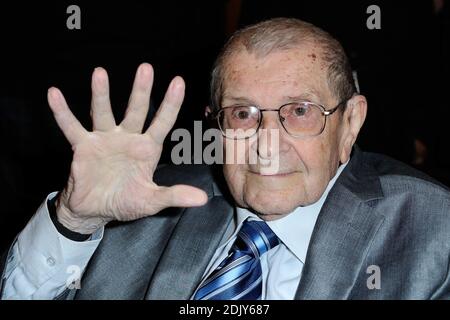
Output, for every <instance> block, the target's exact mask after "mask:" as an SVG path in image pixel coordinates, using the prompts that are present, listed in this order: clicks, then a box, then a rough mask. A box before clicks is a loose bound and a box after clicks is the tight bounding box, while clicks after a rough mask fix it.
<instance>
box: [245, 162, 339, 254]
mask: <svg viewBox="0 0 450 320" xmlns="http://www.w3.org/2000/svg"><path fill="white" fill-rule="evenodd" d="M347 164H348V161H347V162H346V163H344V164H342V165H340V166H339V168H338V170H337V172H336V174H335V175H334V177H333V179H331V180H330V182H329V183H328V185H327V187H326V189H325V192H324V193H323V194H322V196H321V197H320V199H319V200H318V201H317V202H315V203H313V204H310V205H308V206H305V207H298V208H296V209H295V210H294V211H293V212H291V213H290V214H288V215H286V216H284V217H283V218H280V219H277V220H273V221H267V225H268V226H269V227H270V228H271V229H272V231H273V232H274V233H275V234H276V235H277V237H278V238H279V239H280V240H281V241H282V242H283V243H284V245H285V246H286V247H287V248H288V249H289V250H290V251H291V252H292V253H293V254H294V255H295V256H296V257H297V258H298V259H299V260H301V261H302V262H303V263H305V260H306V253H307V251H308V246H309V241H310V240H311V235H312V233H313V230H314V226H315V224H316V221H317V217H318V216H319V213H320V210H321V209H322V206H323V204H324V202H325V200H326V198H327V196H328V193H329V192H330V190H331V188H332V187H333V186H334V184H335V182H336V180H337V178H338V177H339V175H340V174H341V173H342V171H343V170H344V168H345V167H346V166H347ZM236 213H237V220H236V225H237V228H236V230H240V228H241V225H242V223H244V221H245V220H246V219H247V218H248V219H249V220H261V218H259V217H258V216H256V215H255V214H254V213H252V212H250V211H249V210H247V209H245V208H239V207H238V208H237V210H236Z"/></svg>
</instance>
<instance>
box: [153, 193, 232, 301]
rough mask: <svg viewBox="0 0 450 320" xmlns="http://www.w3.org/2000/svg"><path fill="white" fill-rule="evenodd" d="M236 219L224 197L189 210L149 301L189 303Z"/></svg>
mask: <svg viewBox="0 0 450 320" xmlns="http://www.w3.org/2000/svg"><path fill="white" fill-rule="evenodd" d="M232 217H233V207H232V206H231V205H230V204H229V203H228V202H227V201H226V200H225V199H224V197H222V196H215V197H213V198H212V199H211V200H210V201H209V202H208V203H207V204H206V205H205V206H203V207H200V208H191V209H187V210H186V212H185V213H184V214H183V217H182V218H181V219H180V221H179V223H178V225H177V227H176V229H175V231H174V233H173V235H172V237H171V241H170V242H169V244H168V246H167V248H166V249H165V251H164V254H163V256H162V258H161V260H160V263H159V265H158V267H157V269H156V271H155V273H154V276H153V278H152V281H151V283H150V286H149V288H148V291H147V294H146V299H183V300H184V299H189V298H190V297H191V295H192V294H193V292H194V290H195V289H196V287H197V285H198V284H199V283H200V281H201V278H202V276H203V273H204V272H205V269H206V267H207V265H208V263H209V262H210V261H211V259H212V256H213V254H214V252H215V250H216V248H217V247H218V246H219V243H220V241H221V239H222V237H223V235H224V233H225V231H226V228H227V227H228V225H229V223H230V222H231V220H232Z"/></svg>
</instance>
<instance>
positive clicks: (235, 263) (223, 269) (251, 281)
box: [193, 221, 280, 300]
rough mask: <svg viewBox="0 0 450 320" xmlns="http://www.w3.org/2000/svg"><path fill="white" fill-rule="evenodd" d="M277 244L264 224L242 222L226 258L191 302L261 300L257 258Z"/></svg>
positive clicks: (260, 278)
mask: <svg viewBox="0 0 450 320" xmlns="http://www.w3.org/2000/svg"><path fill="white" fill-rule="evenodd" d="M279 243H280V242H279V240H278V237H277V236H276V235H275V234H274V233H273V231H272V230H271V229H270V228H269V226H268V225H267V224H266V223H265V222H264V221H245V222H244V223H243V224H242V227H241V230H240V231H239V233H238V235H237V238H236V241H235V242H234V244H233V246H232V247H231V250H230V253H229V255H228V256H227V257H226V258H225V260H223V261H222V263H221V264H220V265H219V266H218V267H217V269H216V270H214V271H213V272H212V273H211V274H210V275H209V276H208V278H206V280H205V281H204V282H203V283H202V284H201V285H200V287H199V288H198V290H197V292H196V293H195V295H194V297H193V299H194V300H259V299H261V294H262V272H261V262H260V260H259V257H260V256H262V255H263V254H264V253H266V252H267V251H269V250H270V249H271V248H273V247H275V246H277V245H278V244H279Z"/></svg>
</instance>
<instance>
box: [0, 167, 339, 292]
mask: <svg viewBox="0 0 450 320" xmlns="http://www.w3.org/2000/svg"><path fill="white" fill-rule="evenodd" d="M345 166H346V164H344V165H341V166H340V167H339V169H338V170H337V173H336V175H335V176H334V178H333V179H332V180H331V181H330V182H329V183H328V186H327V188H326V190H325V192H324V193H323V195H322V197H321V198H320V199H319V200H318V201H317V202H316V203H314V204H311V205H309V206H306V207H299V208H297V209H296V210H294V212H292V213H290V214H288V215H287V216H285V217H283V218H281V219H278V220H275V221H269V222H268V223H267V224H268V225H269V227H270V228H271V229H272V231H273V232H274V233H275V234H276V235H277V236H278V238H279V239H280V240H281V244H280V245H278V246H276V247H275V248H272V249H271V250H269V251H268V252H267V253H265V254H264V255H263V256H262V257H261V269H262V276H263V292H262V298H263V299H286V300H288V299H293V298H294V296H295V293H296V290H297V287H298V284H299V282H300V277H301V273H302V269H303V265H304V263H305V259H306V253H307V250H308V246H309V241H310V239H311V235H312V232H313V229H314V225H315V223H316V220H317V217H318V215H319V212H320V209H321V208H322V205H323V203H324V202H325V199H326V198H327V195H328V192H329V191H330V189H331V188H332V187H333V185H334V183H335V181H336V179H337V178H338V177H339V175H340V174H341V172H342V170H343V169H344V168H345ZM55 195H56V192H54V193H51V194H50V195H49V196H48V197H47V199H46V200H45V201H44V203H43V204H42V205H41V206H40V207H39V209H38V210H37V212H36V214H35V215H34V216H33V218H32V219H31V220H30V222H29V223H28V224H27V226H26V227H25V229H24V230H23V231H22V232H21V233H20V234H19V236H18V237H17V239H16V241H15V242H14V244H13V246H12V248H11V250H10V252H9V254H8V261H7V265H6V268H5V271H4V274H3V278H4V284H3V286H4V287H3V288H4V289H3V293H2V297H1V298H2V299H54V298H55V297H57V296H58V295H59V294H61V293H62V292H63V291H64V290H65V289H66V288H67V286H68V285H70V283H71V281H72V280H74V278H75V277H77V276H78V277H79V276H81V275H82V274H83V272H84V270H85V268H86V266H87V264H88V262H89V260H90V258H91V257H92V255H93V254H94V252H95V250H96V249H97V247H98V245H99V244H100V241H101V240H102V238H103V230H104V229H103V228H102V229H100V230H98V231H97V232H96V233H94V234H93V235H92V236H91V238H90V239H89V240H87V241H83V242H76V241H72V240H70V239H67V238H66V237H64V236H63V235H61V234H60V233H59V232H58V231H57V230H56V228H55V226H54V225H53V222H52V221H51V218H50V215H49V211H48V208H47V200H48V199H52V198H53V197H54V196H55ZM247 218H249V219H255V220H260V219H259V218H258V217H257V216H256V215H254V214H253V213H251V212H249V211H248V210H246V209H243V208H237V209H236V216H235V219H234V223H233V224H231V225H230V227H229V230H228V234H229V236H228V237H225V239H227V240H225V242H224V243H222V244H221V245H220V246H219V247H218V248H217V250H216V252H215V254H214V256H213V258H212V260H211V262H210V263H209V265H208V267H207V268H206V271H205V273H204V278H206V277H207V276H208V275H209V274H210V273H211V272H213V271H214V270H215V269H216V268H217V266H218V265H219V264H220V262H222V260H224V259H225V258H226V256H227V255H228V252H229V250H230V248H231V246H232V245H233V242H234V240H235V239H236V236H237V233H238V232H239V230H240V228H241V226H242V223H243V222H244V221H245V220H246V219H247Z"/></svg>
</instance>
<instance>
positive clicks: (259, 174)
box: [249, 170, 297, 177]
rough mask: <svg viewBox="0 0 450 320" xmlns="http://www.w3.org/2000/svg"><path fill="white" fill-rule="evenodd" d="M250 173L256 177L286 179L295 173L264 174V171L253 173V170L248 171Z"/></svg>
mask: <svg viewBox="0 0 450 320" xmlns="http://www.w3.org/2000/svg"><path fill="white" fill-rule="evenodd" d="M249 172H250V173H252V174H255V175H258V176H262V177H286V176H289V175H291V174H294V173H296V172H297V171H289V172H275V173H273V172H264V171H253V170H249Z"/></svg>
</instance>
